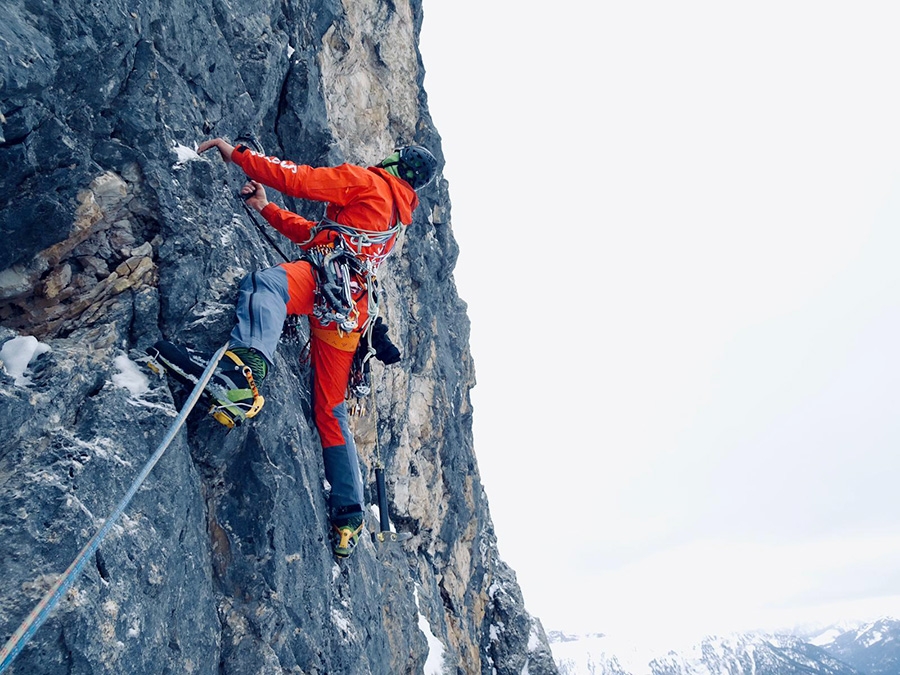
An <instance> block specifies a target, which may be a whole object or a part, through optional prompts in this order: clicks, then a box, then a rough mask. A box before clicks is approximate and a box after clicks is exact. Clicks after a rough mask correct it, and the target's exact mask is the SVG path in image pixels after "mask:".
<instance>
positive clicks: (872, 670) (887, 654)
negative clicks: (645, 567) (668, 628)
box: [549, 618, 900, 675]
mask: <svg viewBox="0 0 900 675" xmlns="http://www.w3.org/2000/svg"><path fill="white" fill-rule="evenodd" d="M549 638H550V644H551V648H552V650H553V656H554V660H555V661H556V665H557V667H558V668H559V672H560V675H900V621H897V620H895V619H892V618H882V619H879V620H878V621H875V622H872V623H867V624H864V625H860V626H857V627H855V628H853V629H850V630H848V629H846V628H836V627H833V628H829V629H827V630H825V631H820V632H818V633H817V634H814V635H810V634H795V635H785V634H778V635H771V634H763V633H743V634H736V635H730V636H727V637H716V636H709V637H706V638H704V639H703V640H701V641H700V642H699V644H695V645H691V646H689V647H687V648H677V649H673V648H669V647H665V648H663V649H659V648H645V647H641V646H640V645H638V644H636V643H633V642H626V641H620V640H617V639H616V638H614V637H612V636H606V635H604V634H602V633H593V634H591V635H580V636H579V635H566V634H564V633H560V632H558V631H557V632H550V633H549Z"/></svg>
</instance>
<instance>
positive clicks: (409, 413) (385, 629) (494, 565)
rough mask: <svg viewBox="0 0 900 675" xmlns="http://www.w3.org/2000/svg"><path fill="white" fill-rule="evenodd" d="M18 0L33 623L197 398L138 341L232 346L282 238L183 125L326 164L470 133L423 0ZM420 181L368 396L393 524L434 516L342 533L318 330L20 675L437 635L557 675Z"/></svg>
mask: <svg viewBox="0 0 900 675" xmlns="http://www.w3.org/2000/svg"><path fill="white" fill-rule="evenodd" d="M0 5H2V9H0V11H2V15H3V17H4V18H3V21H2V22H0V115H2V117H0V125H2V126H0V129H2V132H0V166H3V167H4V170H3V171H0V237H2V241H3V242H4V244H5V245H4V246H3V247H0V324H2V328H0V342H5V341H7V340H9V339H11V338H12V337H14V336H15V335H17V334H21V335H34V336H36V337H38V338H39V339H40V340H41V341H43V342H44V343H45V344H47V345H49V346H50V348H51V349H50V351H49V352H47V353H45V354H42V355H41V356H39V357H37V358H36V359H35V360H34V361H33V362H32V364H31V365H30V369H29V373H28V374H29V377H30V378H31V384H30V385H27V386H16V385H15V384H14V383H13V382H12V379H11V378H10V377H9V376H8V375H7V374H6V373H3V372H0V382H2V384H3V385H4V386H3V387H2V388H0V536H2V541H3V544H2V546H0V640H5V639H6V637H8V636H9V635H11V634H12V633H13V631H14V630H15V628H16V627H17V626H18V625H19V624H20V622H21V621H22V620H23V619H24V618H25V616H26V615H27V614H28V612H29V611H30V610H31V609H32V608H33V607H34V605H35V603H36V602H37V601H38V600H39V599H40V597H41V595H42V593H43V592H45V591H46V589H47V588H48V587H49V584H50V583H52V580H53V579H54V578H55V576H56V575H58V574H59V573H60V572H62V571H63V570H64V569H65V568H66V567H67V566H68V564H69V563H70V562H71V561H72V559H73V558H74V556H75V555H76V553H77V552H78V551H79V549H80V548H81V547H82V546H83V545H84V543H85V542H86V541H87V540H88V539H89V538H90V536H91V535H92V534H93V533H94V532H95V531H96V530H97V528H98V527H99V526H100V525H101V524H102V522H103V519H104V518H105V517H106V515H107V514H108V513H109V512H110V511H111V510H112V509H113V507H114V506H115V505H116V504H117V503H118V501H119V499H120V498H121V496H122V495H123V494H124V492H125V490H126V489H127V488H128V486H129V485H130V484H131V481H132V480H133V478H134V476H135V475H137V473H138V472H139V470H140V468H141V467H142V466H143V465H144V463H145V462H146V460H147V458H148V457H149V456H150V454H151V453H152V452H153V450H154V448H155V447H156V446H157V444H158V442H159V440H160V439H161V438H162V437H163V435H164V434H165V432H166V429H167V427H168V425H169V424H170V423H171V421H172V419H173V417H174V415H175V410H176V409H177V407H179V406H180V405H181V403H182V402H183V400H184V399H185V397H186V395H187V392H186V391H184V390H183V389H182V388H180V387H179V386H178V385H176V384H175V383H171V382H167V381H166V380H165V379H158V378H151V379H149V380H148V382H147V386H146V388H145V390H144V391H143V392H137V393H135V392H133V391H132V390H130V389H129V388H127V387H126V386H124V384H123V380H122V373H120V370H119V366H118V365H116V364H117V363H121V357H123V356H128V357H129V359H130V360H131V361H132V362H134V363H138V364H139V363H140V362H141V361H142V360H144V354H143V351H144V349H145V348H146V347H147V346H149V345H151V344H152V343H153V342H154V341H155V340H157V339H159V338H160V337H166V338H168V339H172V340H175V341H177V342H180V343H182V344H185V345H188V346H191V347H193V348H195V349H197V350H199V351H201V352H204V353H207V354H211V353H212V352H213V351H215V349H216V348H217V347H218V346H219V345H221V344H222V342H223V341H224V340H225V339H226V338H227V335H228V333H229V331H230V329H231V326H232V324H233V305H234V300H235V298H236V294H237V285H238V283H239V281H240V279H241V278H242V277H243V276H244V275H245V274H247V273H248V272H250V271H253V270H255V269H260V268H264V267H269V266H271V265H275V264H278V263H279V262H281V258H280V256H279V254H278V253H277V252H276V251H275V250H274V249H273V248H272V246H271V245H270V244H269V243H268V242H267V241H266V239H264V238H263V237H262V236H261V235H260V234H259V232H258V230H257V229H256V227H255V226H254V225H253V224H252V223H250V221H249V220H248V219H247V216H246V215H245V214H244V213H243V211H242V209H241V207H240V205H239V203H238V202H237V200H236V199H235V193H236V191H237V189H238V188H239V187H240V185H241V183H242V182H243V181H242V174H241V172H240V171H238V170H237V169H236V168H235V167H233V166H227V165H224V164H223V163H222V162H221V161H219V160H218V158H217V157H208V156H204V157H202V158H199V157H194V158H187V159H186V158H184V157H180V155H179V154H178V152H177V151H178V148H179V146H182V147H187V148H191V147H195V146H196V144H197V143H198V142H199V141H201V140H203V139H205V138H209V137H212V136H224V137H227V138H230V139H236V138H237V137H239V136H240V135H246V134H250V135H252V136H253V137H254V138H255V139H257V140H258V141H259V142H260V143H261V144H262V145H263V147H264V148H265V149H266V151H267V152H269V153H270V154H274V155H278V156H281V157H285V158H290V159H293V160H296V161H300V162H308V163H332V164H333V163H339V162H342V161H349V162H354V163H358V164H367V163H374V162H375V161H377V160H378V159H380V158H381V157H382V156H383V155H384V154H386V153H387V152H389V151H390V150H391V148H392V147H393V144H395V143H398V142H418V143H422V144H425V145H427V146H429V147H430V148H432V149H433V150H434V151H435V154H436V155H437V156H438V158H439V159H442V157H441V152H440V138H439V136H438V133H437V131H436V130H435V128H434V126H433V124H432V122H431V119H430V117H429V114H428V109H427V107H426V103H425V101H426V97H425V94H424V92H423V91H422V88H421V87H422V81H423V76H424V70H423V64H422V62H421V59H420V57H419V54H418V49H417V44H416V42H415V41H416V39H417V35H418V30H419V27H420V24H421V18H422V2H421V0H413V1H412V2H411V3H410V9H411V14H409V13H407V12H398V11H396V10H395V7H394V4H393V3H381V4H379V3H375V4H374V5H372V7H371V8H369V9H370V10H371V11H368V10H366V11H362V10H360V7H361V6H356V5H353V6H347V5H346V3H340V2H337V0H287V1H285V0H261V2H257V3H251V4H247V3H233V2H231V1H230V0H214V1H213V2H200V3H191V2H181V1H176V0H169V1H165V0H164V1H159V0H154V1H152V2H146V3H131V4H121V3H117V2H114V1H113V0H95V1H93V2H87V1H86V0H72V1H71V2H66V3H50V2H47V1H45V0H0ZM366 7H368V4H366ZM360 82H362V83H365V84H364V87H365V89H364V90H360V89H359V86H360ZM366 101H370V102H371V104H366V103H365V102H366ZM379 153H381V154H379ZM272 197H273V198H274V199H276V200H281V197H279V196H277V195H272ZM420 198H421V202H422V204H421V206H420V208H419V209H418V210H417V212H416V215H415V222H414V223H413V225H412V226H411V227H410V228H408V232H407V234H406V236H405V239H404V241H403V245H402V246H401V247H398V251H397V252H396V253H395V254H394V257H393V258H391V259H390V260H389V261H388V263H387V272H386V275H384V276H385V283H384V296H385V297H384V311H385V314H386V316H387V318H388V323H389V325H390V331H391V337H392V339H393V340H394V341H395V342H396V343H397V344H398V345H399V346H400V348H401V351H402V352H403V354H404V360H403V361H402V362H401V364H399V365H396V366H392V367H390V368H381V367H380V366H379V365H376V368H375V375H376V388H377V418H378V422H377V423H376V421H375V417H374V411H373V410H372V405H371V403H370V405H369V406H368V408H369V412H368V414H367V415H363V416H360V417H359V418H358V419H356V420H354V425H355V431H356V435H357V438H358V441H359V448H360V455H361V459H362V467H361V468H362V470H363V474H364V478H365V480H366V484H367V486H368V488H367V491H368V493H369V494H368V497H369V501H370V502H371V503H375V501H376V499H375V492H374V486H373V479H374V478H373V468H374V466H375V464H376V461H377V460H378V458H377V457H376V453H375V443H374V439H375V434H376V433H377V434H378V435H379V439H380V448H381V451H380V452H381V457H380V459H381V460H383V462H384V464H385V466H386V469H387V476H388V488H389V492H390V506H391V515H392V518H393V522H394V524H395V526H396V527H397V529H398V530H401V531H404V532H409V533H411V534H412V535H413V536H412V538H411V539H409V540H408V541H406V542H403V543H393V544H380V543H375V542H374V541H372V540H370V539H368V538H364V540H363V543H362V544H361V545H360V547H359V548H358V550H357V551H356V552H355V553H354V555H353V556H352V557H351V558H350V559H349V560H347V561H344V562H340V563H338V562H336V561H335V560H334V558H333V557H332V555H331V552H330V548H329V544H328V537H329V531H328V528H329V524H328V520H327V516H326V495H325V488H324V475H323V470H322V462H321V456H320V454H321V451H320V446H319V442H318V437H317V435H316V432H315V428H314V427H313V425H312V423H311V421H310V419H309V410H310V406H309V372H308V368H307V367H306V365H305V363H304V361H303V358H302V357H303V354H302V351H303V350H302V343H303V341H304V340H305V337H306V336H307V332H306V330H307V329H306V327H305V325H303V324H301V326H300V332H299V344H298V343H285V344H284V345H283V346H282V347H281V348H280V349H279V352H278V354H277V357H276V364H275V366H276V367H275V370H274V372H273V373H272V375H271V376H270V377H269V378H267V380H266V388H265V391H264V393H265V395H266V398H267V403H266V407H265V409H264V411H263V413H262V414H261V415H260V417H259V418H257V419H256V420H254V421H252V422H251V423H249V424H246V425H244V426H242V427H240V428H238V429H236V430H234V431H232V432H230V433H226V431H225V429H224V428H223V427H221V426H220V425H218V424H216V423H215V422H214V421H212V420H211V419H210V418H209V417H207V416H205V415H204V414H203V413H202V412H198V413H196V414H194V415H193V416H192V417H191V418H190V419H189V421H188V423H187V425H186V428H185V429H184V430H182V432H181V433H180V434H179V435H178V436H177V438H176V439H175V441H174V442H173V444H172V446H171V447H170V448H169V450H168V452H167V453H166V454H165V456H164V457H163V458H162V460H161V462H160V464H159V465H158V466H157V467H156V469H155V470H154V471H153V473H152V474H151V475H150V477H149V478H148V480H147V481H146V483H145V484H144V486H143V487H142V488H141V490H140V491H139V492H138V494H137V496H136V497H135V499H134V501H133V502H132V504H131V505H130V507H129V508H128V509H127V511H126V514H125V516H124V517H123V518H122V519H121V521H120V522H119V523H118V524H117V525H116V526H115V527H114V528H113V530H112V532H111V534H110V536H109V537H108V538H107V539H106V540H105V541H104V542H103V544H102V545H101V546H100V548H99V550H98V552H97V553H96V555H95V556H93V558H92V560H91V561H90V564H89V565H88V566H87V568H86V569H85V571H84V572H83V574H82V575H81V576H80V578H79V579H78V581H77V583H76V584H75V585H74V587H73V589H72V590H71V591H70V592H69V593H68V594H67V595H66V597H65V598H64V599H63V601H62V602H61V603H60V605H59V607H57V609H56V610H55V612H54V613H53V614H52V616H51V617H50V619H49V620H48V621H47V623H46V624H44V625H43V626H42V627H41V629H40V630H39V631H38V632H37V633H36V634H35V636H34V637H33V638H32V640H31V641H30V642H29V644H28V645H27V646H26V647H25V649H24V650H23V651H22V653H21V654H20V655H19V657H18V659H17V660H16V662H15V663H14V664H13V666H12V668H11V669H10V671H9V672H10V673H14V674H17V675H20V674H23V673H42V674H43V673H47V674H51V675H52V674H56V673H60V674H61V673H68V674H75V675H80V674H87V673H91V674H99V673H121V672H133V673H173V674H174V673H179V674H180V673H197V674H202V673H209V674H213V673H214V674H216V675H230V674H241V675H244V674H247V673H309V674H312V673H351V674H352V673H377V674H382V673H383V674H388V673H421V672H423V669H424V666H425V663H426V660H427V658H428V653H429V640H430V641H431V644H432V645H433V646H432V647H431V648H432V649H437V647H436V646H435V645H436V644H438V643H439V644H440V645H441V650H442V653H443V663H444V667H443V668H444V672H447V673H452V672H456V673H498V674H500V675H506V674H507V673H510V674H511V673H517V674H518V673H520V672H523V669H524V668H526V667H527V669H528V670H527V672H529V673H531V675H541V674H543V673H554V672H556V668H555V666H554V665H553V662H552V659H551V658H550V657H549V647H548V646H547V640H546V636H545V635H544V631H543V629H542V628H541V626H540V622H538V621H537V620H536V619H534V618H533V617H531V616H530V615H529V614H528V612H527V611H526V609H525V605H524V601H523V598H522V594H521V590H520V589H519V587H518V584H517V582H516V580H515V575H514V574H513V573H512V571H511V570H510V569H509V568H508V567H507V566H506V565H505V564H504V563H503V561H502V560H500V558H499V557H498V554H497V544H496V537H495V534H494V529H493V525H492V523H491V519H490V513H489V508H488V500H487V497H486V495H485V493H484V489H483V488H482V486H481V482H480V478H479V475H478V468H477V460H476V455H475V450H474V448H473V443H472V430H471V424H472V414H473V411H472V406H471V402H470V398H469V391H470V389H471V387H472V386H474V382H475V377H474V366H473V363H472V358H471V355H470V352H469V347H468V337H469V324H468V318H467V316H466V311H465V303H463V302H462V300H460V298H459V297H458V295H457V292H456V287H455V284H454V281H453V268H454V265H455V262H456V258H457V254H458V248H457V245H456V242H455V240H454V238H453V233H452V228H451V225H450V219H449V213H450V199H449V192H448V185H447V183H446V181H444V180H438V181H437V182H436V183H435V184H433V185H432V186H429V187H428V188H427V189H425V190H423V191H422V193H421V194H420ZM283 203H285V205H286V206H288V207H290V208H294V209H296V210H298V211H299V212H301V213H303V214H304V215H306V216H307V217H316V216H318V215H319V214H320V213H321V207H320V206H319V205H312V204H306V203H302V202H300V201H299V200H293V199H287V200H286V201H285V202H283ZM438 214H440V217H438ZM270 232H271V230H270ZM272 235H273V236H274V237H275V238H276V239H278V243H279V247H280V248H281V249H282V250H283V251H286V252H288V254H290V253H291V252H293V251H295V249H294V248H293V245H292V244H290V242H287V241H285V240H284V239H283V238H279V237H280V235H277V234H276V233H272ZM117 359H119V361H118V362H117ZM370 521H371V524H370V527H371V528H372V529H374V528H375V523H376V522H377V518H375V517H374V516H373V517H372V518H371V519H370ZM426 626H427V629H424V630H423V628H425V627H426Z"/></svg>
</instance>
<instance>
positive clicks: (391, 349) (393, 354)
mask: <svg viewBox="0 0 900 675" xmlns="http://www.w3.org/2000/svg"><path fill="white" fill-rule="evenodd" d="M387 330H388V329H387V326H386V325H385V323H384V322H383V321H382V320H381V317H380V316H379V317H378V318H376V319H375V325H373V326H372V348H373V349H374V350H375V358H377V359H378V360H379V361H381V362H382V363H383V364H385V365H386V366H388V365H390V364H392V363H397V362H398V361H399V360H400V350H399V349H397V347H396V346H395V345H394V343H393V342H391V339H390V338H389V337H388V332H387Z"/></svg>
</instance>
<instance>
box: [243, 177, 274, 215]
mask: <svg viewBox="0 0 900 675" xmlns="http://www.w3.org/2000/svg"><path fill="white" fill-rule="evenodd" d="M241 199H243V200H244V201H245V202H247V204H248V205H249V206H250V207H251V208H254V209H256V210H257V211H262V210H263V209H264V208H266V205H267V204H268V203H269V200H268V199H267V198H266V189H265V188H264V187H263V186H262V184H261V183H257V182H256V181H255V180H250V181H247V182H246V183H244V186H243V187H242V188H241Z"/></svg>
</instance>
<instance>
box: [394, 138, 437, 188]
mask: <svg viewBox="0 0 900 675" xmlns="http://www.w3.org/2000/svg"><path fill="white" fill-rule="evenodd" d="M381 166H383V167H388V166H396V167H397V174H398V175H399V176H400V178H402V179H403V180H405V181H406V182H407V183H409V184H410V185H411V186H412V188H413V190H418V189H420V188H423V187H425V186H426V185H428V184H429V183H430V182H431V181H432V180H434V175H435V173H437V159H435V157H434V155H432V154H431V153H430V152H429V151H428V150H427V149H426V148H423V147H422V146H421V145H405V146H403V147H402V148H398V149H397V151H396V152H395V153H394V154H393V155H391V156H390V157H388V158H387V159H385V160H384V161H383V162H382V163H381Z"/></svg>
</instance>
